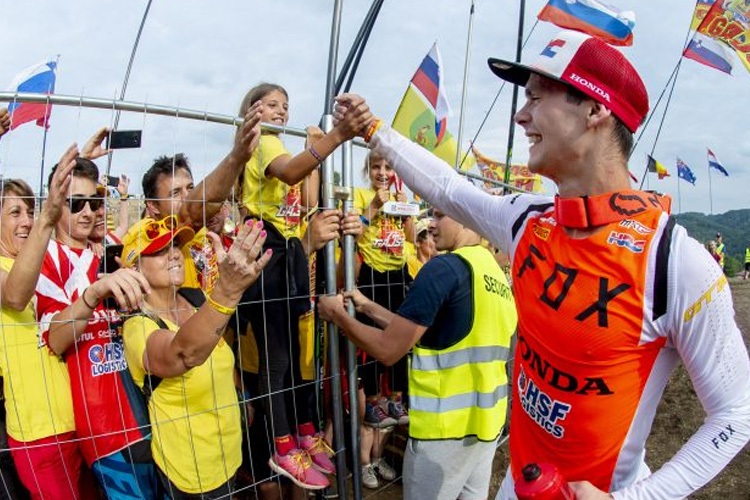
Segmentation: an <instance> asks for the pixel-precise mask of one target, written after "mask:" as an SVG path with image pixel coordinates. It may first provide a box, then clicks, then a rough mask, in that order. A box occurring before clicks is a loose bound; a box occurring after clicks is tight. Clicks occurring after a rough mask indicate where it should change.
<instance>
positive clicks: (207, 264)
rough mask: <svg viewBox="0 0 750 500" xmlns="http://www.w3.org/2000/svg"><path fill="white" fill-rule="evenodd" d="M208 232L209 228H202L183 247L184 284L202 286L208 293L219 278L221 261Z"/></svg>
mask: <svg viewBox="0 0 750 500" xmlns="http://www.w3.org/2000/svg"><path fill="white" fill-rule="evenodd" d="M206 233H208V229H206V228H205V227H203V228H201V230H200V231H198V232H197V233H195V237H193V240H192V241H191V242H190V243H188V244H187V245H185V246H184V247H182V256H183V257H184V258H185V281H184V283H183V284H182V286H184V287H186V288H200V289H201V290H203V291H204V292H206V293H208V292H210V291H211V290H213V288H214V285H215V284H216V280H218V279H219V262H218V260H217V259H216V254H215V253H214V249H213V245H212V244H211V240H210V239H208V237H207V236H206Z"/></svg>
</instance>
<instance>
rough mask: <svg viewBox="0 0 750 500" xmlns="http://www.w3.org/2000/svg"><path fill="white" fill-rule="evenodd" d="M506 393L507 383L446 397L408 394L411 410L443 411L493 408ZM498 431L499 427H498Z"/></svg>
mask: <svg viewBox="0 0 750 500" xmlns="http://www.w3.org/2000/svg"><path fill="white" fill-rule="evenodd" d="M507 395H508V384H503V385H500V386H498V387H497V388H496V389H495V391H494V392H467V393H466V394H456V395H455V396H448V397H447V398H428V397H426V396H409V404H410V405H411V409H412V410H416V411H429V412H433V413H441V412H445V411H453V410H462V409H465V408H471V407H473V406H476V407H477V408H493V407H494V406H495V405H496V404H497V403H498V401H500V400H501V399H503V398H504V397H506V396H507ZM498 432H499V429H498Z"/></svg>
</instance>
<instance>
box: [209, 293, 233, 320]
mask: <svg viewBox="0 0 750 500" xmlns="http://www.w3.org/2000/svg"><path fill="white" fill-rule="evenodd" d="M206 302H208V305H209V306H211V308H212V309H213V310H214V311H217V312H220V313H221V314H226V315H227V316H231V315H232V314H234V311H235V309H237V308H236V307H227V306H223V305H221V304H219V303H218V302H216V301H215V300H214V299H212V298H211V296H210V295H206Z"/></svg>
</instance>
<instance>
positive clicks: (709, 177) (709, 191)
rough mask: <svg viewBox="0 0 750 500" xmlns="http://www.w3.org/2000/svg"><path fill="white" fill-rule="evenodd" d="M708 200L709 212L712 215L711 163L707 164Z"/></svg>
mask: <svg viewBox="0 0 750 500" xmlns="http://www.w3.org/2000/svg"><path fill="white" fill-rule="evenodd" d="M708 202H709V207H710V212H709V214H711V215H713V213H714V195H713V191H712V189H711V165H710V164H709V165H708Z"/></svg>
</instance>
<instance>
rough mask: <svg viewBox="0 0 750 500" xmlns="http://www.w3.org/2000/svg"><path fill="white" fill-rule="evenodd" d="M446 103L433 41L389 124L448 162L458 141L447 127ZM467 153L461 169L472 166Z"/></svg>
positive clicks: (447, 111)
mask: <svg viewBox="0 0 750 500" xmlns="http://www.w3.org/2000/svg"><path fill="white" fill-rule="evenodd" d="M450 111H451V110H450V105H449V104H448V98H447V97H446V93H445V84H444V82H443V62H442V58H441V57H440V50H439V49H438V45H437V43H435V44H434V45H433V46H432V48H431V49H430V52H429V53H428V54H427V55H426V56H425V58H424V59H423V60H422V63H421V64H420V65H419V68H417V72H416V73H414V76H413V77H412V79H411V82H409V86H408V87H407V89H406V92H405V93H404V97H403V99H402V100H401V104H400V105H399V107H398V111H396V116H395V117H394V118H393V124H392V127H393V129H394V130H396V131H398V132H400V133H401V134H402V135H404V136H406V137H408V138H409V139H411V140H412V141H413V142H416V143H417V144H419V145H420V146H422V147H424V148H425V149H427V150H428V151H432V153H433V154H434V155H435V156H437V157H438V158H440V159H442V160H443V161H445V162H446V163H448V164H449V165H453V164H454V163H455V161H456V152H457V151H458V144H457V143H456V140H455V139H454V138H453V135H452V134H451V133H450V132H449V131H448V116H449V115H450ZM474 164H475V162H474V159H473V158H471V157H467V159H466V161H464V163H463V165H462V169H463V170H467V169H469V168H471V167H472V166H474Z"/></svg>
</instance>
